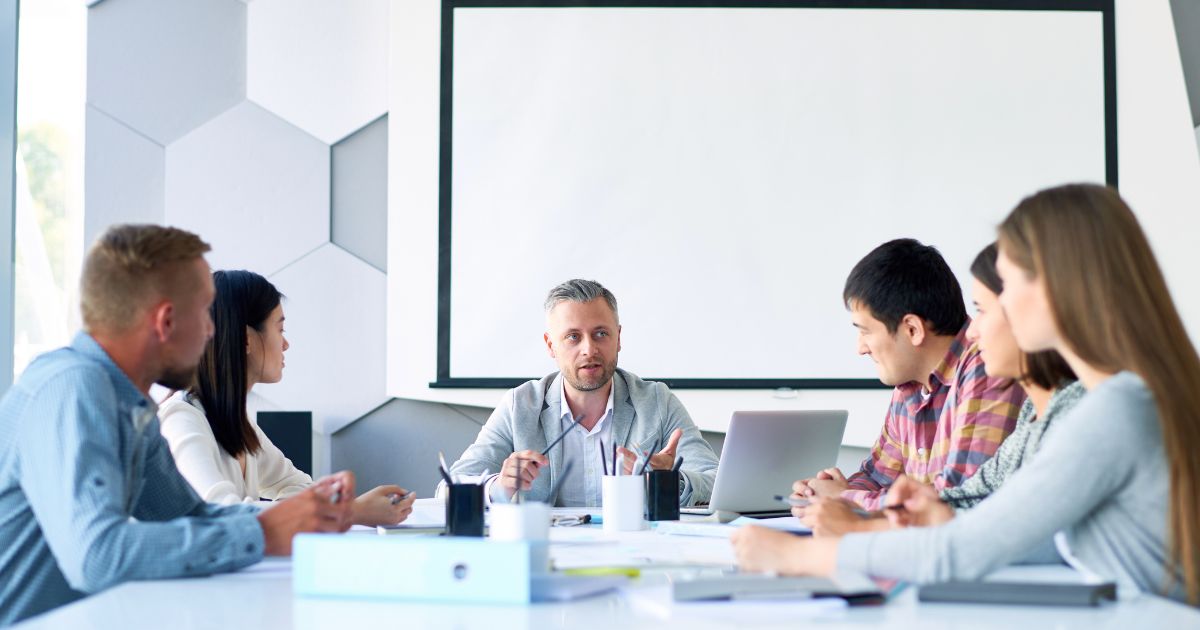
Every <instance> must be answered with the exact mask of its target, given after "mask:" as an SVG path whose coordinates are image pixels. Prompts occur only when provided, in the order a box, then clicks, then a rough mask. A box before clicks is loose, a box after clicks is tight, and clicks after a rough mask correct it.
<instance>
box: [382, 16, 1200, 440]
mask: <svg viewBox="0 0 1200 630" xmlns="http://www.w3.org/2000/svg"><path fill="white" fill-rule="evenodd" d="M438 5H439V3H438V2H435V1H433V0H420V1H407V0H406V1H404V2H398V3H397V4H394V5H393V11H392V15H391V29H392V31H391V32H392V39H391V68H392V70H391V85H390V91H389V99H390V103H391V104H390V111H391V115H390V117H389V136H390V138H391V140H392V141H391V143H390V147H389V182H390V183H391V187H390V194H389V201H388V204H389V227H388V231H389V232H388V234H389V260H388V266H389V269H390V273H389V276H388V347H389V348H390V349H391V351H389V353H388V379H387V388H388V392H389V393H390V394H392V395H395V396H401V397H408V398H414V399H419V400H433V401H442V402H451V403H461V404H474V405H480V406H494V405H495V404H496V402H497V400H498V399H499V396H500V394H501V393H502V392H500V391H498V390H449V389H433V388H430V387H428V383H429V382H431V381H433V380H434V379H435V376H436V358H437V348H436V339H437V297H438V296H437V272H438V268H437V256H438V250H437V242H438V239H437V237H438V232H437V219H438V196H437V192H438V170H437V169H438V161H437V155H438V124H437V121H438V116H439V109H438V88H439V82H438V59H439V55H440V45H439V33H440V30H439V28H440V17H439V15H440V14H439V7H438ZM1174 42H1175V33H1174V31H1173V25H1172V22H1171V14H1170V10H1169V7H1168V4H1167V0H1118V1H1117V72H1118V78H1117V85H1118V119H1119V120H1118V127H1119V129H1118V132H1119V135H1118V144H1119V160H1120V167H1119V169H1120V183H1121V190H1122V193H1123V194H1124V195H1125V196H1126V197H1127V198H1128V200H1129V201H1130V203H1131V204H1132V205H1133V207H1134V209H1135V210H1136V211H1137V212H1138V214H1139V216H1140V217H1141V219H1142V221H1143V223H1144V225H1145V228H1146V230H1147V231H1148V232H1149V234H1150V238H1151V241H1152V242H1153V243H1154V246H1155V247H1156V250H1157V252H1158V254H1159V257H1160V261H1161V262H1162V264H1163V266H1164V268H1165V269H1166V274H1167V279H1168V282H1169V283H1170V285H1171V288H1172V291H1173V293H1174V295H1175V299H1176V301H1177V303H1178V305H1179V307H1180V310H1181V311H1182V313H1183V316H1184V319H1185V321H1186V322H1187V325H1188V327H1189V330H1190V331H1191V333H1192V336H1193V338H1196V337H1197V333H1198V331H1200V291H1198V290H1197V288H1196V287H1197V285H1196V283H1195V282H1194V281H1191V280H1190V278H1189V277H1188V276H1189V274H1191V273H1194V270H1195V269H1198V268H1200V252H1198V251H1197V249H1196V248H1195V247H1194V243H1193V240H1194V235H1195V234H1197V233H1200V212H1197V209H1200V159H1198V158H1197V152H1196V149H1195V142H1194V140H1193V137H1192V129H1193V128H1192V125H1191V123H1190V116H1189V112H1188V106H1187V101H1186V93H1185V90H1184V85H1183V75H1182V71H1181V68H1180V62H1179V57H1178V52H1177V49H1176V47H1175V44H1174ZM1031 98H1036V95H1031ZM1030 192H1033V191H1030ZM1002 218H1003V212H1002V211H998V212H997V216H996V221H997V222H999V221H1000V220H1001V219H1002ZM501 238H502V236H501ZM864 253H865V252H864ZM848 271H849V270H848V269H847V270H837V271H836V273H838V274H843V273H846V272H848ZM831 273H834V272H833V271H831ZM830 299H835V300H836V299H838V296H830ZM830 334H844V335H846V344H845V345H846V351H847V352H852V351H853V342H854V340H853V336H852V333H851V331H850V330H849V327H847V329H846V330H845V331H830ZM538 342H539V340H538V339H531V340H530V343H531V344H536V343H538ZM553 367H554V366H553V364H552V363H551V362H550V360H549V359H547V362H546V371H547V372H549V371H551V370H552V369H553ZM677 394H678V395H679V397H680V398H681V399H682V401H683V402H684V404H685V405H687V407H688V409H689V410H690V411H691V413H692V415H693V417H694V418H695V419H696V422H697V424H698V425H700V427H701V428H703V429H706V430H714V431H723V430H724V429H725V427H726V424H727V421H728V418H729V415H730V413H731V412H732V411H733V410H734V409H786V408H798V407H800V408H846V409H849V410H850V425H849V427H848V428H847V434H846V439H845V442H846V443H847V444H850V445H859V446H863V445H868V444H870V443H871V441H873V440H874V438H875V437H876V435H877V432H878V429H879V422H880V419H881V418H882V415H883V412H884V409H885V406H886V402H887V400H888V392H886V391H838V390H835V391H828V390H805V391H800V392H797V393H796V394H795V397H793V398H785V399H781V398H777V397H775V395H774V392H770V391H754V390H749V391H746V390H734V391H697V390H680V391H678V392H677Z"/></svg>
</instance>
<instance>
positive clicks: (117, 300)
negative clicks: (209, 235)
mask: <svg viewBox="0 0 1200 630" xmlns="http://www.w3.org/2000/svg"><path fill="white" fill-rule="evenodd" d="M211 249H212V248H211V247H209V245H208V243H205V242H204V241H202V240H200V237H199V236H196V235H195V234H192V233H191V232H188V231H186V230H181V229H178V228H173V227H163V226H160V225H114V226H112V227H110V228H109V229H108V230H107V231H105V232H104V234H103V235H101V236H100V238H99V239H97V240H96V243H95V244H94V245H92V248H91V250H89V251H88V255H87V258H86V259H85V260H84V262H83V274H82V278H81V279H80V309H81V310H82V312H83V324H84V327H85V328H86V329H87V330H89V331H92V332H95V331H97V330H104V331H110V332H124V331H125V330H128V329H129V328H130V327H131V326H132V325H133V324H134V323H136V321H137V316H138V314H139V312H140V311H141V310H142V309H143V308H145V307H146V306H148V305H149V304H151V303H152V302H154V301H156V300H159V299H161V298H163V297H173V296H175V295H177V294H178V292H179V291H182V290H189V289H191V288H192V287H190V286H186V287H185V286H179V285H180V280H182V279H183V276H184V274H182V273H181V271H182V270H184V268H185V266H186V264H187V263H189V262H191V261H193V260H195V259H196V258H199V257H200V256H203V255H204V254H205V253H207V252H208V251H209V250H211Z"/></svg>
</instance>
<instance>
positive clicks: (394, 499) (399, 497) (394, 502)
mask: <svg viewBox="0 0 1200 630" xmlns="http://www.w3.org/2000/svg"><path fill="white" fill-rule="evenodd" d="M416 493H417V491H416V490H409V491H408V492H405V493H404V494H403V495H400V494H397V493H395V492H393V493H391V494H389V495H388V500H390V501H391V502H392V505H397V504H399V503H400V502H401V501H404V500H406V499H408V498H409V497H411V496H412V495H414V494H416Z"/></svg>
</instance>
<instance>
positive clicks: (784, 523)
mask: <svg viewBox="0 0 1200 630" xmlns="http://www.w3.org/2000/svg"><path fill="white" fill-rule="evenodd" d="M729 524H730V525H733V526H735V527H742V526H744V525H758V526H759V527H770V528H771V529H778V530H779V531H784V532H792V533H794V534H811V533H812V529H810V528H808V527H805V525H804V524H803V523H801V522H800V519H798V518H796V517H795V516H776V517H775V518H750V517H748V516H739V517H738V518H736V519H734V520H733V521H732V522H730V523H729Z"/></svg>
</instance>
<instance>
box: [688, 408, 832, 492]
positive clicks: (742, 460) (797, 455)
mask: <svg viewBox="0 0 1200 630" xmlns="http://www.w3.org/2000/svg"><path fill="white" fill-rule="evenodd" d="M847 415H848V412H846V411H845V410H841V411H735V412H733V418H732V419H731V420H730V421H729V430H728V431H727V432H726V433H725V446H724V447H722V449H721V462H720V465H719V466H718V467H717V479H716V481H715V482H714V483H713V491H712V496H711V497H710V498H709V502H708V505H699V506H696V507H687V508H683V509H681V510H680V511H681V512H684V513H687V514H713V513H716V512H736V513H740V514H747V513H756V512H786V511H787V510H788V507H787V506H786V505H784V504H782V503H780V502H778V501H776V500H775V495H777V494H782V495H788V494H791V492H792V482H794V481H796V480H797V479H807V478H809V477H812V476H814V475H816V474H817V472H818V471H820V470H823V469H825V468H829V467H831V466H833V465H834V464H836V463H837V456H838V449H839V448H840V447H841V445H842V434H844V433H845V432H846V416H847Z"/></svg>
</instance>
